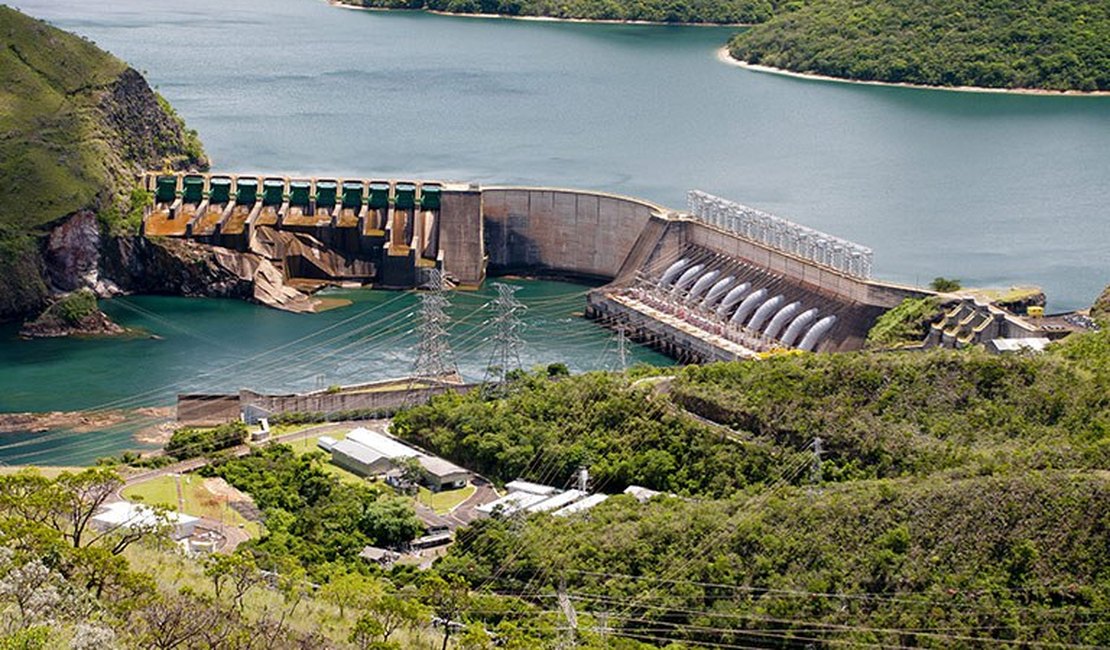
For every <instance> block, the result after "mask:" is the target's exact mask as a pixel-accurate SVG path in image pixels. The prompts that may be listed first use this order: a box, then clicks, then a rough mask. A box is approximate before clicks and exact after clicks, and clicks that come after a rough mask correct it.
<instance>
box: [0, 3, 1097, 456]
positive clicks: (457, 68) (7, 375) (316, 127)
mask: <svg viewBox="0 0 1110 650" xmlns="http://www.w3.org/2000/svg"><path fill="white" fill-rule="evenodd" d="M20 7H21V8H22V9H23V10H24V11H27V12H28V13H30V14H32V15H35V16H38V17H42V18H46V19H48V20H51V21H53V22H55V23H57V24H58V25H60V26H62V27H64V28H66V29H70V30H74V31H76V32H78V33H80V34H83V35H86V36H87V37H89V38H90V39H92V40H94V41H96V42H97V43H98V44H99V45H101V46H102V47H106V48H107V49H109V50H111V51H112V52H114V53H115V54H117V55H119V56H121V57H122V58H124V59H126V60H128V61H129V62H131V63H132V64H133V65H134V66H135V67H136V68H138V69H140V70H142V71H144V72H145V73H146V74H147V76H148V78H149V79H150V80H151V83H152V84H154V85H155V86H157V88H158V90H159V91H160V92H161V93H162V94H164V95H165V96H166V97H167V98H168V99H169V100H170V101H171V102H172V103H173V104H174V105H175V106H176V107H177V109H178V111H179V112H180V113H181V114H182V115H183V116H184V117H185V118H186V120H188V123H189V125H190V126H191V127H193V128H196V129H197V130H198V131H199V132H200V135H201V138H202V139H203V140H204V142H205V144H206V147H207V149H208V151H209V153H210V154H211V155H212V157H213V158H214V161H215V165H216V168H217V169H225V170H234V171H244V172H245V171H256V172H288V173H314V174H352V175H360V176H377V177H395V178H396V177H401V178H403V177H418V178H419V177H422V178H443V179H460V180H474V181H480V182H486V183H490V182H497V183H521V184H536V185H562V186H569V187H581V188H593V189H600V190H605V191H610V192H617V193H624V194H630V195H634V196H640V197H644V198H648V199H652V200H655V201H657V202H660V203H663V204H665V205H670V206H675V207H681V206H682V204H683V201H684V194H685V192H686V190H688V189H691V188H700V189H704V190H706V191H710V192H713V193H716V194H720V195H722V196H725V197H728V198H731V199H734V200H737V201H740V202H743V203H747V204H750V205H754V206H756V207H760V208H763V209H767V210H770V211H773V212H776V213H778V214H781V215H783V216H786V217H789V218H792V219H794V220H795V221H799V222H802V223H805V224H807V225H810V226H813V227H816V228H820V229H823V230H827V231H830V232H832V233H834V234H837V235H841V236H844V237H847V238H850V239H854V240H857V241H859V242H861V243H864V244H866V245H869V246H871V247H872V248H874V249H875V263H876V274H877V275H878V276H879V277H882V278H885V279H890V280H894V281H903V282H910V283H925V282H927V281H928V280H929V279H931V278H933V277H935V276H937V275H944V276H949V277H958V278H961V279H963V280H964V282H965V284H983V285H988V284H989V285H1008V284H1012V283H1037V284H1040V285H1042V286H1043V287H1044V288H1045V289H1046V290H1047V292H1048V294H1049V307H1050V309H1070V308H1077V307H1082V306H1085V305H1087V304H1089V303H1090V302H1091V300H1092V299H1093V298H1094V297H1095V296H1096V295H1097V293H1098V291H1099V290H1100V289H1101V287H1102V286H1104V285H1106V284H1107V283H1110V270H1108V269H1110V214H1108V211H1110V207H1108V206H1110V182H1107V181H1108V179H1110V98H1083V97H1036V96H1014V95H999V94H979V93H953V92H942V91H921V90H913V89H905V88H884V87H875V86H860V85H847V84H836V83H826V82H814V81H806V80H799V79H791V78H785V77H780V76H775V75H767V74H759V73H754V72H749V71H746V70H741V69H738V68H735V67H732V66H728V65H724V64H722V63H720V62H719V61H717V60H716V58H715V50H716V49H717V48H718V47H719V46H720V45H721V44H723V43H724V42H725V41H726V40H727V38H728V36H729V34H731V33H732V32H733V31H734V30H733V29H730V28H696V27H652V26H640V25H585V24H569V23H541V22H525V21H511V20H496V19H468V18H454V17H442V16H432V15H425V14H417V13H405V12H393V13H390V12H357V11H350V10H343V9H338V8H334V7H330V6H328V5H327V4H326V3H324V2H320V1H318V0H238V1H237V2H234V3H227V2H217V1H216V0H190V2H188V3H153V2H149V0H112V2H101V3H92V2H85V1H78V0H24V1H23V2H21V3H20ZM528 286H529V287H530V288H528V289H524V290H522V293H527V292H530V291H534V292H536V293H537V294H538V295H536V296H534V299H535V300H540V301H542V300H545V299H547V298H551V299H552V300H555V303H557V302H558V300H561V299H562V298H559V296H563V297H565V298H566V299H567V300H568V302H567V304H566V305H565V306H560V307H558V308H554V307H553V309H555V311H556V313H557V314H561V316H560V317H559V318H553V319H552V320H550V321H547V322H543V323H538V324H537V326H536V327H535V328H533V329H532V330H531V331H532V334H530V335H529V336H530V337H531V345H530V348H529V349H530V350H531V352H530V354H531V355H533V357H531V358H529V359H528V360H527V361H528V362H529V363H530V362H532V361H543V362H547V361H552V360H558V359H563V360H566V361H567V362H568V363H569V364H570V365H571V366H573V367H575V368H577V369H584V368H589V367H596V366H598V365H602V366H604V365H605V364H606V363H607V362H606V361H605V360H604V357H603V356H600V350H602V349H603V348H604V346H605V344H606V342H607V341H609V340H610V339H609V338H608V337H609V335H608V333H607V332H605V331H604V330H601V329H599V328H597V327H596V326H594V325H592V324H590V323H586V322H583V321H581V320H580V319H575V318H574V317H572V316H570V315H569V314H570V313H571V312H573V311H579V310H581V308H582V301H581V297H580V296H575V295H574V294H576V293H580V292H581V291H582V290H583V289H582V288H581V287H573V286H571V285H553V284H547V283H541V284H536V285H528ZM549 292H550V295H549ZM396 296H397V294H387V293H381V294H373V293H365V294H362V293H360V294H356V295H355V299H356V300H357V303H356V305H355V306H354V307H353V308H349V309H344V310H338V311H335V312H331V313H328V314H322V315H318V316H296V315H290V314H283V313H280V312H274V311H270V310H266V309H262V308H259V307H255V306H251V305H247V304H243V303H237V302H229V301H215V300H188V299H173V298H159V297H132V298H126V299H122V300H117V301H112V302H109V303H107V304H106V306H105V307H106V309H107V310H108V311H109V313H111V314H112V315H113V316H115V317H117V318H118V319H119V320H121V321H122V322H124V323H125V324H127V325H130V326H137V327H143V328H145V329H147V330H149V331H150V332H152V333H155V334H157V335H158V336H159V337H160V338H158V339H133V340H117V341H34V342H19V341H16V340H15V339H14V331H15V330H14V328H11V327H8V328H6V329H0V411H22V410H44V409H65V410H70V409H74V408H86V407H92V406H103V405H108V406H112V405H120V406H127V405H134V404H166V403H169V402H170V401H172V396H173V394H174V393H176V392H178V391H180V390H205V391H213V390H224V389H227V390H234V389H237V388H238V387H240V386H251V387H253V388H262V389H272V390H293V389H302V388H313V387H316V386H319V385H328V384H331V383H340V382H346V381H357V380H364V379H373V378H380V377H383V376H388V375H391V374H398V373H400V372H403V371H405V370H407V369H408V367H409V364H410V363H411V347H412V340H411V338H409V339H404V338H402V339H399V340H396V341H394V340H392V339H388V338H387V336H386V335H385V334H384V333H383V334H382V336H381V337H379V338H376V339H371V340H368V341H367V342H366V344H365V345H357V344H351V345H349V347H344V346H347V345H348V344H349V343H351V342H353V341H354V340H355V339H353V338H352V339H350V340H348V339H339V340H336V341H335V342H333V343H332V344H329V345H332V346H333V347H328V346H327V345H325V346H322V347H320V348H318V349H315V351H313V349H312V348H308V347H307V346H310V345H312V342H313V341H319V340H322V339H307V340H306V343H304V344H297V345H296V346H290V347H288V348H283V349H282V350H281V351H280V352H278V353H272V354H270V355H269V356H264V357H259V358H253V357H254V355H255V354H258V353H261V352H262V351H266V350H274V349H275V348H278V347H279V346H282V345H286V344H289V343H290V342H292V341H296V340H298V339H299V338H301V337H306V336H309V337H311V336H312V335H313V334H314V333H315V332H318V331H321V330H324V329H325V328H327V327H329V326H331V325H335V324H336V323H338V322H340V321H342V320H343V319H345V318H348V317H351V316H352V315H355V316H357V318H356V319H355V320H353V321H351V323H350V324H344V325H343V326H341V327H337V329H336V330H329V331H327V332H326V334H338V333H340V332H346V331H347V330H351V331H352V332H356V331H357V332H365V333H366V334H367V335H369V334H371V333H378V332H386V333H388V332H390V331H391V330H389V327H390V326H391V324H396V323H400V322H404V321H403V319H404V318H405V314H407V313H408V311H411V303H410V302H409V301H411V300H412V299H411V298H401V299H399V302H397V303H392V304H391V305H390V306H388V307H382V308H381V309H382V310H383V311H386V312H388V313H389V314H391V316H389V317H388V318H386V319H385V320H384V321H383V322H376V319H378V318H379V317H380V316H381V315H382V313H383V311H371V310H372V309H373V308H374V307H375V306H377V305H380V304H381V303H383V302H385V301H388V300H391V299H394V298H396ZM476 302H481V298H480V297H477V296H475V297H470V298H467V297H463V298H460V299H459V307H458V308H457V309H460V310H465V309H466V308H470V307H474V306H476V305H474V304H472V303H476ZM555 303H547V304H549V305H551V304H555ZM543 304H545V303H543V302H538V303H536V305H535V310H536V311H535V312H534V313H536V314H540V315H542V313H543V312H542V311H541V310H540V307H541V306H542V305H543ZM360 314H361V315H360ZM363 318H365V321H363V320H362V319H363ZM369 323H375V324H373V325H369ZM363 326H366V327H367V328H366V329H365V330H357V328H359V327H363ZM351 336H352V337H354V336H356V334H355V333H352V334H351ZM479 336H480V335H479ZM564 337H566V338H564ZM460 338H461V337H460ZM576 346H577V347H576ZM466 354H470V355H472V356H471V357H470V358H467V357H466V356H465V354H463V355H461V356H462V357H463V358H461V361H462V363H463V366H464V370H466V369H467V368H469V370H468V372H469V373H470V374H471V375H472V376H473V374H474V373H476V372H480V370H481V368H482V367H484V365H485V361H483V360H482V358H481V357H482V355H483V353H481V352H474V351H471V352H469V353H466ZM313 355H316V356H313ZM610 358H611V356H610ZM644 358H645V359H650V358H649V357H644ZM131 428H132V430H133V429H134V426H132V427H131ZM113 436H115V437H114V438H113ZM128 436H129V432H126V431H122V432H112V431H110V432H106V433H105V432H102V433H100V434H96V435H94V436H86V437H85V439H84V440H85V442H82V443H81V444H82V445H84V451H82V452H80V453H83V454H85V456H86V457H88V456H90V454H94V452H96V451H97V449H96V448H95V447H96V444H99V443H98V441H101V440H103V441H107V442H104V443H103V444H104V446H105V448H109V449H110V448H113V445H114V448H116V449H118V448H120V446H123V445H126V444H127V443H128ZM38 439H39V440H43V439H42V438H41V436H40V437H39V438H38ZM74 439H75V440H76V438H74ZM4 440H5V441H11V440H14V438H11V437H8V438H4ZM112 440H116V441H117V442H110V441H112ZM55 441H56V439H51V438H47V439H45V441H43V442H40V443H39V444H41V445H42V447H43V448H44V449H45V448H46V447H47V446H48V445H49V444H53V442H55ZM90 441H97V442H90ZM7 444H14V443H11V442H9V443H7ZM67 444H77V443H70V442H67ZM29 447H30V445H23V446H20V447H14V448H12V447H6V446H5V443H0V459H3V458H7V459H9V460H16V461H19V460H27V459H28V457H27V456H26V455H23V456H22V457H20V454H26V453H28V450H29ZM70 449H76V447H70ZM17 450H18V452H17ZM66 453H70V452H65V453H62V452H57V453H54V454H53V456H51V454H50V453H47V452H42V453H41V454H40V455H39V456H37V457H36V458H34V460H35V461H36V462H47V460H49V459H53V461H55V462H59V461H62V460H66V458H65V455H66ZM77 455H79V453H78V452H76V451H73V452H72V454H71V457H73V458H75V457H76V456H77ZM100 455H103V454H102V453H101V454H100ZM92 457H95V455H93V456H92Z"/></svg>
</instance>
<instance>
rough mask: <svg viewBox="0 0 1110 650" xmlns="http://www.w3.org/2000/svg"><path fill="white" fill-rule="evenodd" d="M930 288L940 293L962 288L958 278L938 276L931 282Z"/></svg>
mask: <svg viewBox="0 0 1110 650" xmlns="http://www.w3.org/2000/svg"><path fill="white" fill-rule="evenodd" d="M929 288H930V289H932V290H933V291H938V292H940V293H949V292H952V291H959V290H960V281H959V280H957V279H956V278H945V277H942V276H937V277H935V278H933V281H932V282H930V283H929Z"/></svg>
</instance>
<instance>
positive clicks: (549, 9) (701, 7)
mask: <svg viewBox="0 0 1110 650" xmlns="http://www.w3.org/2000/svg"><path fill="white" fill-rule="evenodd" d="M340 1H341V2H343V3H344V4H349V5H353V6H357V7H377V8H382V9H428V10H431V11H444V12H447V13H461V14H497V15H502V16H550V17H553V18H573V19H583V20H629V21H632V20H636V21H649V22H657V23H721V24H735V23H757V22H762V21H764V20H767V19H768V18H770V17H771V14H772V12H773V11H774V10H775V8H776V7H777V5H779V4H780V1H779V0H681V1H675V0H641V1H638V2H627V1H622V0H571V1H570V2H554V1H552V0H340Z"/></svg>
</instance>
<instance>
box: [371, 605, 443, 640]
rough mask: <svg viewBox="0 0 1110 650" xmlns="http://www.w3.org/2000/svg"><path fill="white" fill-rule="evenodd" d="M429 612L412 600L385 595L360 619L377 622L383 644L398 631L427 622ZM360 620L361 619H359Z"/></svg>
mask: <svg viewBox="0 0 1110 650" xmlns="http://www.w3.org/2000/svg"><path fill="white" fill-rule="evenodd" d="M429 614H430V612H429V610H428V608H427V607H425V606H424V605H422V604H421V603H420V602H419V601H417V600H415V599H413V598H407V597H405V596H403V595H400V594H385V595H383V596H381V597H380V598H378V599H376V600H375V601H374V603H373V604H372V605H371V606H370V609H369V611H367V612H366V613H365V614H364V615H363V616H362V618H367V617H369V618H370V619H372V620H374V621H376V622H377V628H378V629H379V630H380V632H379V634H380V635H381V638H382V639H381V640H382V642H383V643H389V637H390V636H392V635H393V633H394V632H396V631H397V630H399V629H403V628H410V629H411V628H413V627H416V626H417V625H419V624H420V623H422V622H424V621H425V620H427V618H428V616H429ZM360 620H361V619H360Z"/></svg>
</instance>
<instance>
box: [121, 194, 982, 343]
mask: <svg viewBox="0 0 1110 650" xmlns="http://www.w3.org/2000/svg"><path fill="white" fill-rule="evenodd" d="M142 182H143V184H144V187H145V188H146V189H147V190H149V191H150V192H151V193H152V194H153V196H154V202H153V205H152V206H150V207H148V208H147V209H146V211H145V214H144V218H143V222H142V233H143V234H144V235H145V236H147V237H171V238H184V239H188V240H192V241H195V242H198V243H201V244H207V245H210V246H215V247H222V248H226V249H231V250H233V251H239V252H244V253H246V252H250V253H254V254H256V255H259V256H262V257H264V258H266V259H267V260H269V261H270V262H271V263H272V265H273V267H274V268H276V269H278V270H279V271H280V272H281V273H282V274H283V276H284V279H285V281H286V282H287V283H289V284H290V285H291V286H303V287H309V288H311V287H314V286H323V285H325V284H328V283H358V284H365V285H370V286H374V287H381V288H390V289H410V288H419V287H421V286H424V285H426V284H427V283H428V282H429V279H430V278H431V277H433V274H432V273H431V271H432V270H433V269H435V270H438V271H439V272H440V273H438V274H434V277H442V278H443V281H444V282H445V283H446V284H447V285H448V286H450V287H457V288H467V287H476V286H479V285H480V284H481V283H482V282H483V281H484V280H485V279H486V277H487V274H489V275H497V274H514V273H515V274H527V275H536V276H546V277H562V278H568V279H578V280H586V281H589V282H592V283H595V284H601V285H602V286H600V287H598V288H596V289H594V290H592V291H591V292H590V293H589V295H588V297H587V301H586V305H585V307H584V310H585V314H586V316H587V317H589V318H594V319H597V320H598V321H600V322H601V323H603V324H605V325H607V326H609V327H612V328H615V329H619V330H621V331H622V332H624V333H625V334H626V335H627V336H628V337H629V338H632V339H633V340H637V341H640V342H643V343H645V344H648V345H651V346H652V347H655V348H657V349H659V350H661V351H663V352H665V353H667V354H669V355H671V356H673V357H675V358H676V359H679V360H681V361H690V362H703V361H714V360H732V359H738V358H746V357H752V356H756V355H759V354H761V353H764V352H767V351H770V350H774V349H800V350H807V351H841V350H851V349H857V348H859V347H861V346H862V345H863V342H864V340H865V338H866V335H867V332H868V330H869V329H870V328H871V326H872V325H873V324H874V322H875V320H876V319H877V318H878V317H879V316H880V315H881V314H882V313H883V312H885V311H886V310H888V309H890V308H892V307H894V306H896V305H898V304H899V303H900V302H901V301H902V300H904V299H905V298H908V297H919V296H923V295H927V294H929V293H930V292H928V291H926V290H923V289H918V288H914V287H906V286H899V285H895V284H889V283H884V282H879V281H876V280H874V279H872V277H871V273H872V253H871V251H870V250H869V249H867V248H866V247H864V246H861V245H859V244H855V243H852V242H849V241H846V240H843V239H840V238H838V237H835V236H832V235H828V234H825V233H821V232H818V231H815V230H812V229H809V228H806V227H804V226H801V225H798V224H795V223H792V222H790V221H787V220H785V219H782V218H779V217H776V216H774V215H771V214H768V213H765V212H761V211H759V210H755V209H752V208H748V207H746V206H743V205H740V204H737V203H734V202H731V201H727V200H725V199H721V198H718V197H714V196H711V195H709V194H705V193H703V192H699V191H691V192H690V193H689V195H688V205H687V206H686V209H685V210H672V209H669V208H666V207H663V206H660V205H657V204H654V203H651V202H649V201H644V200H640V199H635V198H630V197H624V196H617V195H613V194H606V193H601V192H592V191H580V190H570V189H556V188H542V187H509V186H482V185H478V184H467V183H454V182H446V181H415V180H413V181H405V180H384V179H351V178H298V177H287V176H267V175H261V174H251V175H248V174H217V173H212V174H198V173H174V174H170V173H162V172H150V173H147V174H145V175H144V176H143V179H142ZM996 320H997V319H996ZM976 324H977V325H978V322H977V323H976ZM956 334H957V335H962V334H961V333H960V332H957V333H956Z"/></svg>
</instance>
